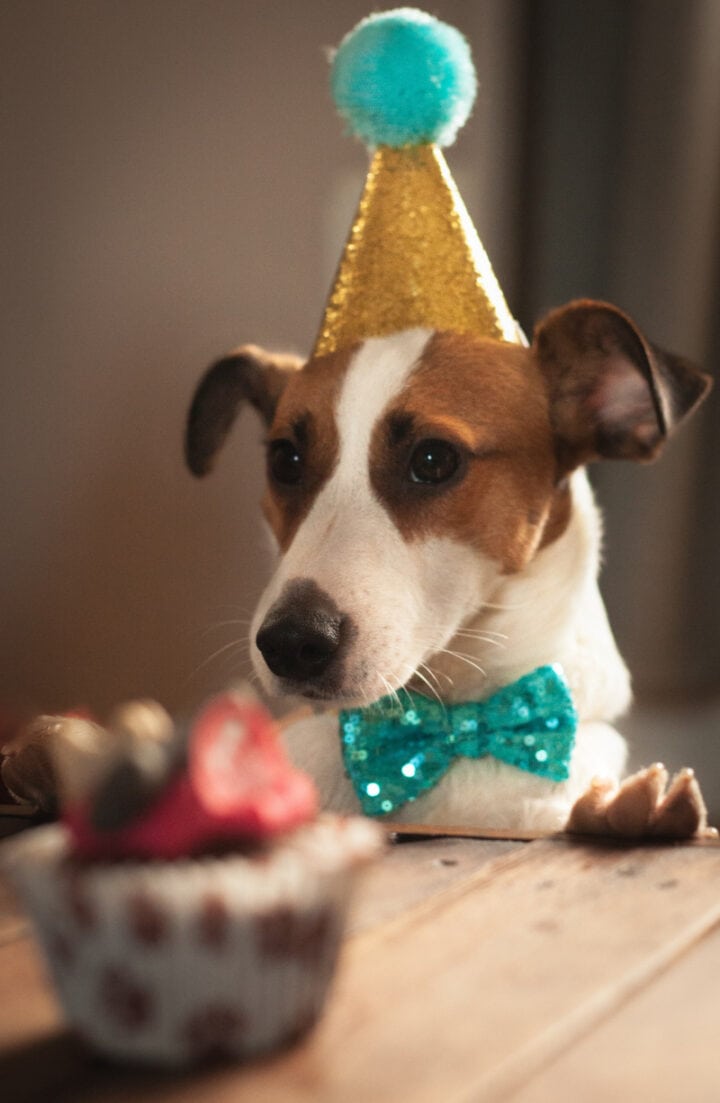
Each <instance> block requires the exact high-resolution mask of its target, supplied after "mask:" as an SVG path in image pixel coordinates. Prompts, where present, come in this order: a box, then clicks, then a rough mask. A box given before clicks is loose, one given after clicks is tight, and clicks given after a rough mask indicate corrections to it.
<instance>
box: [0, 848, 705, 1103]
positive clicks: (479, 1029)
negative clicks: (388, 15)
mask: <svg viewBox="0 0 720 1103" xmlns="http://www.w3.org/2000/svg"><path fill="white" fill-rule="evenodd" d="M423 845H425V844H423ZM446 845H447V844H446ZM448 868H452V867H448ZM719 877H720V850H718V848H717V847H708V848H693V847H655V848H634V849H626V848H621V847H613V848H607V847H603V846H602V845H590V844H577V843H573V842H571V841H561V840H557V839H553V840H547V841H543V842H537V843H530V844H528V845H526V846H523V847H521V848H519V849H518V850H517V851H516V852H513V853H510V854H507V855H503V856H501V857H500V858H499V859H498V861H497V862H495V863H492V862H491V863H490V864H486V865H484V866H481V867H480V868H479V869H477V870H475V871H474V872H472V873H470V874H469V875H468V876H465V877H463V878H460V879H458V880H457V881H456V882H455V883H454V884H453V885H445V886H444V887H443V888H442V889H441V891H440V892H439V893H438V894H436V895H434V896H433V895H430V896H429V897H425V899H424V900H423V902H422V903H420V904H418V905H417V906H415V907H412V908H411V909H410V910H409V911H407V912H405V914H404V915H395V916H394V917H392V918H389V919H388V920H387V921H382V922H379V924H378V922H375V920H373V923H372V924H371V925H370V926H369V927H366V928H365V930H364V933H361V934H358V935H356V936H355V937H354V938H352V939H351V940H350V941H349V942H348V943H347V944H346V947H345V952H344V955H343V961H342V964H341V969H340V971H339V975H338V978H337V982H336V985H335V990H334V994H333V997H332V999H331V1001H330V1004H329V1007H328V1010H327V1013H326V1016H325V1018H324V1019H323V1021H322V1023H321V1024H320V1026H319V1027H318V1029H317V1030H316V1031H315V1032H314V1034H312V1035H311V1036H310V1037H309V1038H308V1039H307V1041H306V1042H305V1043H304V1044H302V1045H300V1046H298V1047H296V1048H295V1049H294V1050H291V1051H289V1052H288V1053H285V1054H280V1055H278V1056H277V1057H275V1058H273V1059H270V1060H267V1061H265V1062H260V1063H256V1064H252V1065H249V1066H246V1067H244V1068H243V1067H233V1066H229V1067H215V1068H212V1069H207V1070H200V1071H198V1072H196V1073H192V1074H185V1075H183V1076H180V1077H168V1076H164V1077H163V1076H161V1075H159V1074H154V1073H147V1072H142V1071H125V1070H117V1069H115V1068H107V1067H103V1066H101V1065H99V1064H98V1063H96V1062H93V1061H91V1060H90V1059H89V1058H88V1057H82V1056H78V1057H77V1059H76V1061H75V1064H73V1065H72V1067H71V1068H68V1054H69V1053H70V1048H69V1044H68V1045H63V1046H61V1047H60V1049H59V1052H57V1053H56V1054H55V1057H54V1060H55V1068H56V1074H55V1079H54V1080H52V1079H48V1078H47V1075H46V1074H47V1068H48V1067H49V1065H50V1064H51V1063H52V1059H53V1058H52V1052H53V1051H52V1045H53V1039H54V1038H55V1040H56V1035H53V1033H52V1027H51V1025H50V1024H51V1023H52V1019H49V1020H48V1018H47V1015H48V1005H49V1006H50V1008H52V1002H51V1000H50V997H49V995H48V993H47V990H46V989H44V988H43V987H42V984H41V982H40V981H39V980H38V979H37V978H36V979H35V981H34V982H33V981H32V979H31V978H29V979H28V980H27V981H26V983H27V984H28V986H29V990H30V992H31V996H32V999H33V1000H37V999H40V1000H41V1004H40V1005H38V1006H36V1010H35V1016H34V1018H33V1021H32V1022H31V1023H29V1024H28V1023H27V1022H26V1023H25V1027H24V1028H23V1029H24V1030H25V1033H24V1034H22V1032H21V1035H20V1036H18V1035H17V1033H16V1041H17V1042H18V1043H19V1044H20V1049H19V1050H18V1048H17V1046H16V1047H15V1049H14V1051H13V1052H11V1053H10V1055H9V1056H10V1058H11V1061H12V1060H14V1061H15V1066H14V1067H15V1070H16V1071H17V1070H18V1068H22V1067H23V1061H20V1063H19V1064H18V1060H17V1058H18V1053H20V1055H21V1056H23V1055H25V1061H24V1067H25V1070H26V1078H25V1080H22V1079H21V1080H20V1081H18V1080H17V1079H16V1081H15V1083H16V1084H17V1083H20V1084H21V1085H22V1084H25V1085H27V1084H28V1083H33V1084H34V1083H35V1082H36V1081H35V1077H36V1076H40V1070H39V1069H37V1070H36V1068H35V1065H36V1064H37V1063H38V1055H44V1056H45V1057H46V1060H45V1062H44V1064H45V1067H44V1068H43V1070H42V1078H43V1079H42V1083H43V1087H47V1088H48V1090H47V1091H46V1092H45V1094H46V1097H48V1098H52V1099H53V1103H79V1101H81V1100H85V1099H88V1100H89V1099H91V1098H92V1099H97V1100H102V1101H103V1103H131V1101H132V1103H144V1101H146V1100H147V1101H148V1103H149V1101H150V1100H156V1099H158V1098H162V1099H163V1100H164V1103H190V1101H192V1103H195V1101H196V1100H197V1099H198V1098H202V1099H203V1103H242V1101H244V1100H248V1101H250V1100H253V1101H255V1100H258V1099H261V1100H263V1103H265V1101H267V1103H293V1101H297V1103H310V1101H311V1100H312V1101H313V1103H314V1101H316V1100H317V1101H319V1103H323V1101H325V1103H331V1101H332V1103H335V1101H337V1103H365V1101H366V1100H367V1101H370V1100H372V1101H373V1103H383V1101H385V1100H388V1101H390V1100H392V1101H393V1103H394V1101H396V1100H398V1099H412V1100H413V1103H437V1101H438V1100H443V1103H453V1101H455V1100H457V1101H460V1100H463V1101H467V1100H469V1099H473V1100H496V1099H505V1098H507V1096H508V1094H509V1093H510V1092H511V1091H513V1090H516V1089H518V1088H519V1087H520V1086H522V1085H524V1084H526V1083H527V1081H528V1078H529V1076H530V1075H531V1074H532V1073H533V1072H535V1071H537V1070H538V1069H539V1068H540V1067H542V1066H544V1065H546V1064H547V1063H548V1062H549V1061H550V1060H551V1059H552V1058H553V1057H555V1056H556V1055H557V1054H558V1053H560V1052H562V1051H564V1050H566V1049H567V1047H568V1046H570V1045H571V1044H572V1043H573V1041H575V1040H576V1039H578V1038H579V1037H581V1036H582V1035H583V1034H584V1033H587V1032H588V1031H589V1029H590V1028H591V1027H592V1026H593V1024H596V1023H598V1022H600V1021H601V1020H602V1019H603V1018H604V1017H605V1016H607V1015H608V1014H609V1013H611V1012H612V1011H613V1010H614V1009H615V1008H617V1007H618V1006H620V1005H621V1004H623V1003H624V1002H626V1001H627V1000H628V998H629V996H630V995H631V994H633V993H634V992H637V991H639V990H641V989H642V988H643V987H644V986H645V985H646V984H647V983H648V982H649V981H650V980H652V978H654V977H656V976H657V975H658V974H659V973H660V972H661V971H662V970H663V969H664V968H666V967H667V966H668V965H669V964H670V963H672V962H673V961H675V960H676V959H677V958H679V956H680V955H681V954H682V953H683V952H684V951H685V950H687V949H688V947H689V946H691V945H693V944H694V943H695V942H696V941H697V939H698V938H699V937H700V936H701V935H703V934H704V933H705V932H707V931H708V930H710V929H711V928H712V927H713V925H714V924H716V923H717V922H719V921H720V894H718V892H717V884H718V879H719ZM376 918H377V917H376ZM18 948H22V949H23V953H25V954H27V955H32V952H33V951H32V946H31V944H30V942H29V941H28V940H22V941H21V942H20V943H19V944H18V945H17V946H15V947H6V948H5V950H6V951H10V950H13V951H14V952H17V950H18ZM4 958H5V954H4V952H3V951H0V976H1V975H2V970H3V960H4ZM25 990H28V989H27V988H26V989H25ZM43 1000H44V1001H45V1003H44V1004H43V1003H42V1001H43ZM43 1015H44V1016H46V1018H43ZM38 1021H40V1022H41V1023H44V1026H43V1027H42V1029H44V1030H45V1031H48V1030H49V1031H50V1033H49V1034H48V1033H46V1034H45V1035H43V1034H42V1030H41V1032H40V1035H38V1027H37V1022H38ZM54 1029H55V1030H56V1029H57V1026H55V1028H54ZM28 1030H30V1033H29V1034H28ZM28 1061H30V1062H31V1063H30V1064H28ZM63 1062H64V1063H63ZM6 1083H7V1080H6V1079H5V1078H4V1076H3V1065H2V1063H0V1084H3V1088H5V1085H6ZM625 1097H627V1098H632V1096H625ZM20 1098H22V1097H20ZM26 1098H28V1099H29V1098H31V1097H26ZM36 1098H37V1096H36ZM551 1098H552V1097H551ZM681 1098H686V1096H681ZM6 1099H7V1103H18V1099H17V1098H16V1097H14V1096H13V1095H12V1094H9V1095H8V1094H6V1092H5V1091H3V1103H5V1100H6ZM23 1103H24V1100H23Z"/></svg>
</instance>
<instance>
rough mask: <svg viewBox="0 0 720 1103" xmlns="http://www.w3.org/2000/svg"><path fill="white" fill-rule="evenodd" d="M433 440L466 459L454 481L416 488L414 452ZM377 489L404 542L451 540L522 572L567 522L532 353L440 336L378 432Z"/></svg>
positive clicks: (374, 455) (373, 465) (373, 467)
mask: <svg viewBox="0 0 720 1103" xmlns="http://www.w3.org/2000/svg"><path fill="white" fill-rule="evenodd" d="M429 438H436V439H441V440H445V441H448V442H449V443H451V444H454V445H455V446H456V447H457V448H458V450H459V452H460V455H461V463H460V467H459V469H458V471H457V473H456V475H455V476H453V477H452V478H451V479H449V480H448V481H447V482H446V483H441V484H439V485H437V486H434V485H428V484H418V483H414V482H413V481H412V480H411V479H410V478H409V477H408V465H409V461H410V456H411V454H412V450H413V448H414V447H415V445H416V444H417V443H418V442H419V441H421V440H423V439H425V440H427V439H429ZM370 473H371V481H372V485H373V488H374V490H375V492H376V494H377V495H378V497H379V498H380V500H381V502H382V503H383V505H384V506H385V507H386V508H387V509H388V510H389V512H390V513H391V515H392V516H393V518H394V520H395V522H396V524H397V526H398V528H399V529H400V531H401V533H402V534H403V536H404V538H405V539H406V540H413V539H417V538H421V537H427V536H433V535H437V536H449V537H454V538H455V539H457V540H459V541H461V542H463V543H466V544H470V545H473V546H475V547H477V548H478V549H480V550H481V551H482V552H484V553H485V554H486V555H488V556H490V558H492V559H494V560H496V561H497V562H500V563H502V565H503V568H504V570H505V571H506V572H514V571H519V570H522V568H523V567H524V566H526V565H527V563H528V562H529V561H530V560H531V558H532V557H533V555H534V554H535V552H536V551H537V550H538V548H539V547H541V546H543V545H544V544H546V543H549V542H550V541H551V540H555V539H557V538H558V536H560V535H561V533H562V532H563V531H564V530H565V528H566V526H567V523H568V520H569V517H570V497H569V492H568V490H567V486H565V485H563V484H560V485H558V473H557V464H556V459H555V447H554V438H553V432H552V427H551V422H550V412H549V402H548V395H547V386H546V382H545V380H544V378H543V375H542V373H541V372H540V370H539V369H538V366H537V364H536V362H535V359H534V357H533V354H532V352H531V351H530V350H529V349H526V348H522V347H520V346H514V345H501V344H499V343H497V342H495V341H490V340H483V339H476V338H469V337H467V336H458V335H457V334H453V333H438V334H435V335H434V336H433V337H432V338H431V340H430V342H429V344H428V347H427V348H426V350H425V353H424V356H423V363H422V364H421V366H420V367H419V368H418V369H417V371H416V372H415V373H414V375H413V376H412V378H411V380H410V382H409V384H408V386H407V387H406V389H405V390H404V392H403V393H402V395H400V396H399V398H398V399H397V400H396V401H395V402H394V403H393V404H392V406H391V408H390V409H389V410H388V411H387V413H386V415H385V416H384V417H383V418H382V419H381V421H380V422H379V423H378V425H377V426H376V428H375V431H374V434H373V439H372V443H371V454H370Z"/></svg>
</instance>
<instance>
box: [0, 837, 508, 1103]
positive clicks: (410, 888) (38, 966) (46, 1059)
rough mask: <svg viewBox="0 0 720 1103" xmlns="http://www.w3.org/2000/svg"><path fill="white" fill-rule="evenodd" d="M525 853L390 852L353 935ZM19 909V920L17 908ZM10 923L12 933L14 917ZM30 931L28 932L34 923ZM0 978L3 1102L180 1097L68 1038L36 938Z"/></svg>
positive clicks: (371, 874) (9, 955)
mask: <svg viewBox="0 0 720 1103" xmlns="http://www.w3.org/2000/svg"><path fill="white" fill-rule="evenodd" d="M523 849H524V847H523V844H518V843H513V842H510V841H497V842H496V841H477V840H467V839H459V838H458V839H447V840H436V839H425V840H422V841H418V842H401V843H400V842H399V843H395V844H393V845H390V846H389V848H388V850H387V852H386V853H385V855H384V856H383V859H382V860H381V861H380V862H378V863H377V864H376V865H375V866H373V867H371V869H370V870H368V871H367V874H366V875H365V877H364V878H363V879H362V881H361V883H360V886H359V890H358V893H357V897H356V899H355V901H354V903H353V907H352V909H351V915H350V919H349V929H350V930H351V931H353V932H359V931H366V930H368V929H370V928H371V927H376V926H378V925H379V924H382V923H387V922H388V921H391V920H393V919H396V918H397V917H398V916H400V915H403V916H407V915H408V914H409V912H410V911H411V910H412V909H416V908H418V907H422V906H424V905H427V904H428V903H429V902H430V901H432V900H435V899H436V898H437V897H438V896H440V895H443V894H447V893H448V892H452V891H453V890H456V891H458V890H459V889H460V887H461V886H462V884H464V883H465V882H466V881H467V880H468V878H469V877H473V878H475V877H476V876H477V875H478V873H479V872H480V870H484V871H485V875H486V876H492V871H493V870H495V869H498V868H502V866H503V865H504V864H505V863H506V861H508V860H512V855H513V854H514V853H515V852H516V851H522V850H523ZM3 900H5V901H7V907H8V908H10V907H11V901H12V900H13V897H12V894H11V893H10V890H9V888H8V886H7V884H4V883H3V880H2V878H0V933H1V932H2V930H3V926H2V918H1V917H2V910H1V909H2V901H3ZM12 907H13V912H14V914H15V915H16V916H17V911H16V910H15V905H14V903H13V904H12ZM6 919H7V920H8V929H9V928H10V917H9V914H6ZM22 926H23V928H24V929H27V921H24V922H23V924H22ZM19 933H20V931H19V930H18V932H17V934H19ZM17 934H16V937H17ZM0 978H2V980H1V982H0V994H1V998H0V1086H1V1087H2V1091H1V1092H0V1098H2V1100H3V1103H21V1101H23V1103H24V1100H25V1099H26V1098H27V1099H28V1103H36V1100H37V1098H41V1097H45V1098H52V1100H53V1103H59V1101H60V1099H61V1095H62V1091H63V1084H65V1083H69V1086H68V1088H67V1090H68V1096H67V1098H68V1100H69V1103H76V1098H77V1099H79V1098H80V1097H81V1094H82V1093H84V1092H85V1091H88V1092H90V1094H91V1095H93V1097H94V1096H95V1093H96V1092H97V1093H100V1094H101V1095H102V1098H103V1099H104V1098H106V1092H112V1091H115V1090H116V1088H117V1090H120V1091H121V1092H125V1091H127V1092H128V1093H129V1094H128V1098H129V1097H130V1096H132V1097H133V1098H138V1099H140V1098H142V1095H138V1093H142V1092H143V1091H148V1092H151V1091H152V1090H153V1089H154V1086H156V1085H158V1084H159V1085H161V1086H162V1089H163V1092H165V1091H167V1092H168V1093H169V1094H168V1096H167V1098H168V1099H171V1098H173V1097H174V1091H176V1090H179V1086H178V1084H177V1081H176V1079H175V1078H172V1077H170V1078H168V1077H165V1076H163V1074H161V1073H154V1072H152V1071H147V1070H132V1069H131V1070H126V1069H117V1068H115V1067H112V1066H111V1067H105V1066H104V1065H102V1064H98V1063H97V1062H95V1061H94V1060H93V1058H92V1055H91V1054H88V1053H87V1052H86V1051H85V1050H84V1049H83V1047H82V1046H79V1045H78V1044H77V1043H75V1042H74V1041H73V1040H72V1039H71V1038H70V1036H69V1035H67V1034H65V1033H64V1031H63V1028H62V1021H61V1016H60V1013H59V1011H58V1008H57V1005H56V1003H55V1000H54V997H53V995H52V991H51V989H50V986H49V984H48V983H47V981H46V978H45V973H44V969H43V966H42V963H41V960H40V955H39V952H38V950H37V948H36V946H35V944H34V942H33V941H32V940H31V939H30V938H23V939H21V940H20V942H19V944H17V945H15V946H13V947H12V948H10V947H6V949H5V951H3V949H2V948H1V941H0ZM20 1005H21V1006H20ZM18 1009H19V1013H18ZM196 1075H197V1076H200V1078H201V1081H200V1082H202V1083H203V1089H202V1090H203V1093H204V1092H205V1090H206V1088H205V1081H204V1079H202V1078H203V1077H204V1076H205V1075H206V1074H205V1073H199V1074H186V1078H187V1077H189V1079H190V1082H191V1083H196ZM235 1075H236V1072H235V1070H233V1076H235ZM26 1093H27V1094H26ZM107 1098H109V1096H107ZM148 1098H149V1096H148ZM163 1098H165V1096H164V1095H163Z"/></svg>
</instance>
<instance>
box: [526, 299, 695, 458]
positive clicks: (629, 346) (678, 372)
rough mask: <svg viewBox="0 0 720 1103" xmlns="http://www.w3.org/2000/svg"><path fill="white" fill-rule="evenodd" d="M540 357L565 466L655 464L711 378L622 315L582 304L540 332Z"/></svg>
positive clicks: (555, 316) (535, 347) (557, 314)
mask: <svg viewBox="0 0 720 1103" xmlns="http://www.w3.org/2000/svg"><path fill="white" fill-rule="evenodd" d="M532 352H533V354H534V356H535V358H536V361H537V362H538V364H539V366H540V368H541V370H542V371H543V373H544V374H545V377H546V379H547V381H548V387H549V393H550V403H551V408H550V416H551V419H552V423H553V428H554V429H555V433H556V439H557V450H558V460H559V463H560V466H561V468H562V469H563V470H564V471H566V472H567V471H571V470H572V469H573V468H575V467H578V466H579V465H580V464H584V463H587V462H589V461H590V460H594V459H629V460H642V461H649V460H653V459H655V457H656V456H657V455H658V454H659V452H660V451H661V449H662V447H663V445H664V443H665V441H666V439H667V438H668V437H669V436H670V434H671V433H672V432H673V431H674V430H675V429H676V428H677V427H678V425H679V424H680V423H681V422H682V421H683V420H684V419H685V418H686V417H687V416H688V415H689V414H690V413H692V411H693V410H694V409H695V407H696V406H698V405H699V403H700V402H701V401H702V399H703V398H704V397H705V395H706V394H707V392H708V391H709V389H710V386H711V382H712V381H711V379H710V377H709V376H707V375H705V374H703V372H700V371H698V369H697V368H695V367H693V365H692V364H690V363H689V362H688V361H687V360H683V359H682V358H681V357H679V356H674V355H671V354H670V353H666V352H662V351H661V350H660V349H657V348H654V347H653V346H652V345H651V344H650V343H649V342H648V341H647V340H646V338H645V337H644V336H643V335H642V333H641V332H640V331H639V329H638V328H637V326H636V325H635V324H634V322H632V321H631V320H630V318H628V317H627V316H626V315H625V314H623V313H622V311H620V310H618V309H617V308H616V307H614V306H609V305H608V304H607V303H600V302H592V301H588V300H580V301H577V302H572V303H569V304H568V305H567V306H564V307H561V308H560V309H559V310H555V311H553V313H552V314H549V315H548V317H547V318H546V319H545V320H544V321H543V322H541V323H540V325H539V326H538V327H537V329H536V330H535V334H534V338H533V344H532Z"/></svg>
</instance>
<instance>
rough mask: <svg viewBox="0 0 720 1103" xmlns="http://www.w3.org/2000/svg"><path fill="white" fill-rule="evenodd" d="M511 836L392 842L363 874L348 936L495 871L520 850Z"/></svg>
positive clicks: (519, 844) (521, 845)
mask: <svg viewBox="0 0 720 1103" xmlns="http://www.w3.org/2000/svg"><path fill="white" fill-rule="evenodd" d="M523 847H524V844H523V843H517V842H512V841H509V840H503V841H495V840H478V839H464V838H447V839H433V838H429V839H422V840H417V841H413V842H396V843H394V844H392V845H391V846H390V847H389V849H388V851H387V853H386V854H385V855H384V856H383V859H382V861H380V862H377V863H376V864H375V865H373V866H371V867H370V869H369V870H368V871H367V872H366V874H365V875H364V877H363V880H362V882H361V884H360V887H359V889H358V893H357V896H356V899H355V900H354V902H353V905H352V908H351V913H350V919H349V924H348V929H349V931H350V932H351V933H352V934H357V933H359V932H360V931H366V930H369V928H370V927H375V926H378V925H379V924H380V923H384V922H388V921H389V920H391V919H395V918H396V917H397V916H400V915H405V914H406V913H407V912H408V911H409V910H410V909H411V908H415V907H418V906H419V905H421V904H423V903H424V902H426V901H428V900H435V898H436V897H437V896H438V894H439V893H442V892H446V891H452V890H453V889H454V888H456V887H457V886H458V885H459V884H463V883H464V882H465V881H466V880H467V879H468V877H471V876H474V875H475V874H477V873H478V872H479V871H480V870H481V869H484V870H486V871H487V872H488V873H491V872H492V871H494V870H496V869H497V868H499V867H498V863H499V862H500V861H501V859H502V864H504V863H505V861H506V860H512V859H511V858H510V855H513V854H516V853H519V852H521V851H522V850H523Z"/></svg>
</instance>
